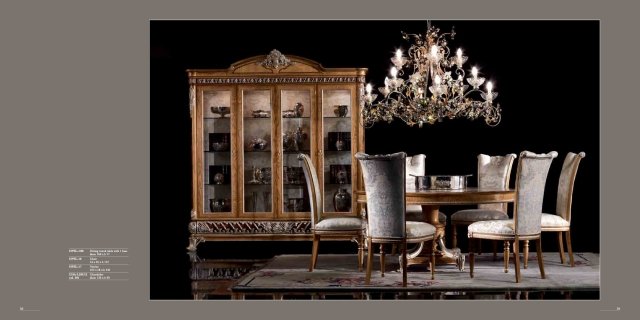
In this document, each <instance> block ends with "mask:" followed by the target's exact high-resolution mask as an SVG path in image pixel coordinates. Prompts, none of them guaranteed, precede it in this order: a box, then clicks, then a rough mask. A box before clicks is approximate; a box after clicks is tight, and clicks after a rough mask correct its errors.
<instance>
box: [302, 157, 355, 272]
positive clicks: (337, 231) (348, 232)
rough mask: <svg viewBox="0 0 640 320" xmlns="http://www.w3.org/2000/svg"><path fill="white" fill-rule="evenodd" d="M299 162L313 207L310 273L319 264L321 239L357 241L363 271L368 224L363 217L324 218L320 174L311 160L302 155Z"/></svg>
mask: <svg viewBox="0 0 640 320" xmlns="http://www.w3.org/2000/svg"><path fill="white" fill-rule="evenodd" d="M298 160H301V161H302V162H303V166H302V171H303V172H304V177H305V179H306V182H307V190H308V191H309V202H310V207H311V233H312V235H313V249H312V253H311V263H310V264H309V271H310V272H311V271H313V269H314V268H315V267H316V263H317V262H318V246H319V244H320V238H322V237H324V238H329V239H333V240H335V239H345V238H346V239H351V240H353V239H355V240H356V242H357V243H358V271H362V266H363V264H364V248H363V245H364V231H365V229H366V222H365V220H364V219H362V218H361V217H324V216H323V207H322V196H321V193H320V182H319V181H318V174H317V171H316V168H315V166H314V165H313V162H312V161H311V158H309V156H308V155H306V154H304V153H301V154H299V155H298Z"/></svg>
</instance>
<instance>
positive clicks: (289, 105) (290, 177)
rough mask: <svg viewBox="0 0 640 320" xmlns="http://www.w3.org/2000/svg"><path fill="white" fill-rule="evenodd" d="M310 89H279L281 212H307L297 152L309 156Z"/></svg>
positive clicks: (306, 193) (300, 163)
mask: <svg viewBox="0 0 640 320" xmlns="http://www.w3.org/2000/svg"><path fill="white" fill-rule="evenodd" d="M311 94H312V89H307V90H299V89H298V90H287V89H285V90H280V110H281V119H280V120H281V128H282V139H281V143H282V149H281V150H282V179H281V181H282V189H281V190H282V212H309V211H310V210H311V209H310V207H309V192H308V190H307V185H306V180H305V176H304V172H303V171H302V161H300V160H298V154H300V153H304V154H306V155H308V156H311V141H312V136H313V135H312V134H311V133H312V132H313V131H312V130H313V129H314V128H312V127H311V114H312V110H314V108H313V107H314V106H313V105H312V103H311Z"/></svg>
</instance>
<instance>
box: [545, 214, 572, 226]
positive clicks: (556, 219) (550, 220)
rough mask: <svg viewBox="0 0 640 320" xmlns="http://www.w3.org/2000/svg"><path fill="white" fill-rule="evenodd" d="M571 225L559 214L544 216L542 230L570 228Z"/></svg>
mask: <svg viewBox="0 0 640 320" xmlns="http://www.w3.org/2000/svg"><path fill="white" fill-rule="evenodd" d="M569 225H570V223H569V221H567V220H565V219H563V218H562V217H560V216H559V215H557V214H549V213H543V214H542V228H558V227H569Z"/></svg>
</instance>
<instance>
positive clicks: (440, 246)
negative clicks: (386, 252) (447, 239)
mask: <svg viewBox="0 0 640 320" xmlns="http://www.w3.org/2000/svg"><path fill="white" fill-rule="evenodd" d="M439 209H440V207H439V206H437V205H422V213H423V215H424V217H425V219H426V222H428V223H430V224H432V225H433V226H435V227H436V237H437V240H436V242H437V249H436V250H437V251H436V264H455V265H456V266H457V267H458V269H459V270H460V271H463V270H464V261H465V257H464V254H462V253H461V252H460V249H458V248H451V249H448V248H447V247H446V246H445V245H444V235H445V230H444V229H445V226H444V224H442V223H440V220H439V218H438V212H439ZM420 248H421V249H423V248H426V249H427V250H421V252H420V253H417V254H415V253H414V254H412V256H413V257H411V258H410V259H409V261H408V265H412V264H428V263H429V261H430V260H429V259H430V255H431V250H430V249H429V248H430V246H421V247H420Z"/></svg>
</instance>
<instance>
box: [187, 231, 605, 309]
mask: <svg viewBox="0 0 640 320" xmlns="http://www.w3.org/2000/svg"><path fill="white" fill-rule="evenodd" d="M352 246H354V247H355V245H349V244H347V245H345V244H344V243H335V244H332V243H327V244H326V245H325V246H324V248H323V249H324V250H322V249H321V254H322V253H323V252H324V253H328V252H331V253H353V252H352V251H353V250H352V249H354V248H351V247H352ZM307 247H309V243H305V242H302V243H282V242H273V243H268V242H260V243H250V242H247V243H241V244H232V243H226V244H225V243H205V244H204V245H203V244H201V245H200V247H199V248H198V252H197V253H193V254H188V253H187V251H186V250H185V251H184V256H183V258H184V260H186V261H185V262H186V264H187V265H188V266H189V267H188V270H187V269H185V270H184V273H182V275H181V276H179V278H182V279H184V280H186V281H188V283H189V288H190V295H189V297H187V296H185V295H182V296H180V297H176V298H177V299H194V300H231V299H234V298H237V296H236V297H234V295H233V293H232V292H231V290H230V288H231V287H232V286H233V284H234V283H235V282H236V281H237V280H238V279H240V278H241V277H242V276H244V275H245V274H247V273H249V272H252V271H255V270H257V269H259V268H260V267H262V266H264V265H265V263H267V262H268V261H269V260H270V259H271V258H272V257H273V256H275V255H277V254H296V253H308V252H306V251H307V250H308V248H307ZM242 299H245V300H567V299H570V300H598V299H600V292H599V291H592V290H588V291H584V290H578V291H554V290H537V291H517V290H516V291H507V292H496V291H486V290H483V291H452V292H447V291H434V292H389V291H385V292H354V293H345V292H322V293H319V292H282V293H276V294H271V293H255V294H247V295H244V296H243V297H242Z"/></svg>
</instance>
